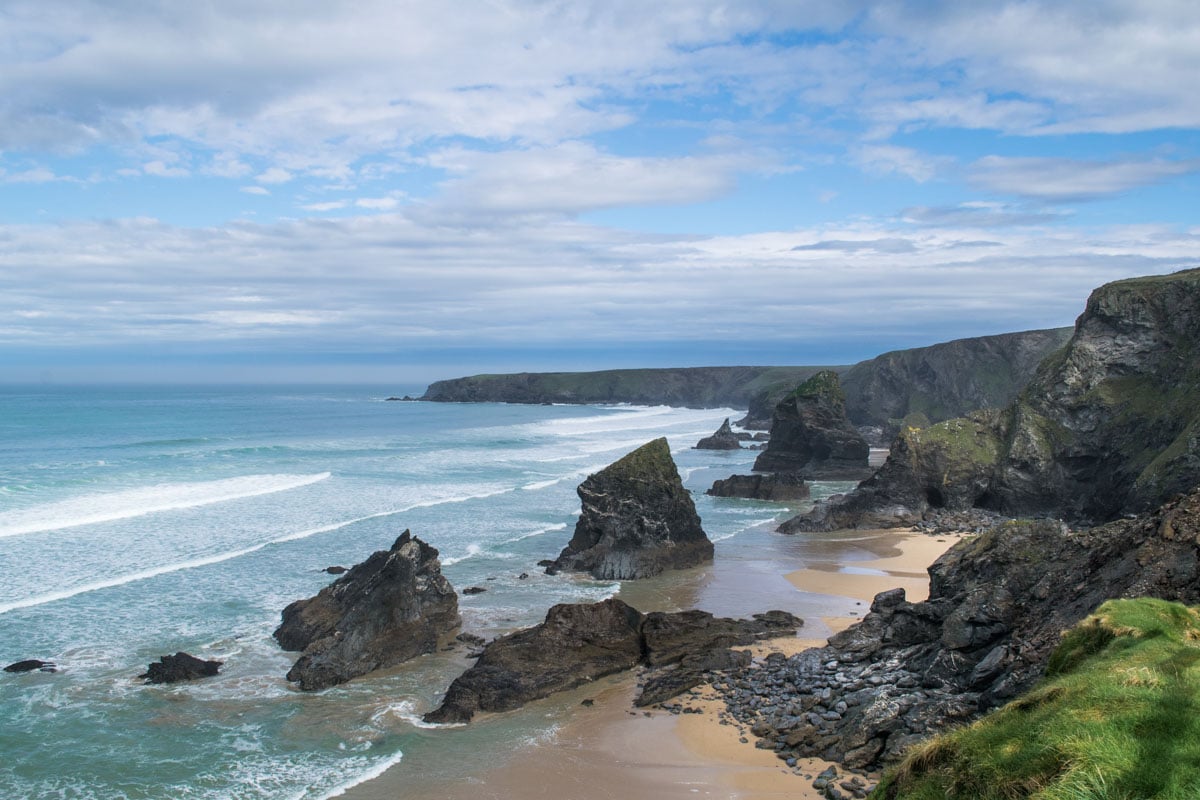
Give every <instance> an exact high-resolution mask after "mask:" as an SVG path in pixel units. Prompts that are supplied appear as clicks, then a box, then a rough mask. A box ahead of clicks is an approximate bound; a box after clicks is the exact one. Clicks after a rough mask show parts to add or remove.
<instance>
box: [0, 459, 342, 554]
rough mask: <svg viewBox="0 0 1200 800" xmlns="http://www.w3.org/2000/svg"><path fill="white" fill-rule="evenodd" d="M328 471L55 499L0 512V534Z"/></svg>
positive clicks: (140, 512) (183, 502)
mask: <svg viewBox="0 0 1200 800" xmlns="http://www.w3.org/2000/svg"><path fill="white" fill-rule="evenodd" d="M329 476H330V473H328V472H319V473H317V474H315V475H243V476H241V477H238V478H224V479H222V480H216V481H199V482H194V483H160V484H156V485H154V486H143V487H140V488H137V489H125V490H122V491H117V492H106V493H102V494H89V495H82V496H80V497H73V498H71V499H70V500H60V501H58V502H55V503H46V504H44V505H39V506H33V507H31V508H23V509H19V510H16V511H9V512H5V513H0V538H6V537H9V536H19V535H22V534H27V533H41V532H46V531H56V530H62V529H63V528H76V527H79V526H81V525H94V524H96V523H100V522H112V521H115V520H121V519H131V518H133V517H144V516H146V515H149V514H158V513H161V512H163V511H176V510H179V509H185V508H196V507H198V506H206V505H212V504H214V503H226V502H229V501H231V500H241V499H243V498H247V497H258V496H260V495H265V494H274V493H275V492H285V491H288V490H291V489H298V488H300V487H302V486H308V485H310V484H313V483H317V482H318V481H323V480H325V479H326V478H328V477H329Z"/></svg>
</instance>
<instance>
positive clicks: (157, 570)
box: [0, 473, 515, 614]
mask: <svg viewBox="0 0 1200 800" xmlns="http://www.w3.org/2000/svg"><path fill="white" fill-rule="evenodd" d="M326 474H327V473H326ZM512 491H515V490H514V489H511V488H509V489H501V490H497V491H493V492H485V493H482V494H474V495H460V496H455V497H445V498H441V499H438V500H426V501H423V502H420V503H412V504H411V505H407V506H404V507H403V508H396V509H390V510H388V511H380V512H377V513H375V514H366V515H364V516H361V517H355V518H354V519H348V520H344V521H342V522H334V523H331V524H329V525H322V526H320V527H318V528H309V529H307V530H302V531H296V532H295V533H289V534H285V535H283V536H279V537H276V538H274V539H271V540H269V541H266V542H260V543H258V544H255V545H250V546H249V547H243V548H240V549H238V550H229V551H226V552H223V553H214V554H212V555H209V556H202V557H199V558H194V559H190V560H188V561H179V562H176V563H172V564H164V565H162V566H159V567H152V568H150V569H145V570H141V571H138V572H131V573H128V574H126V575H118V576H115V577H112V578H106V579H104V580H100V581H93V582H91V583H85V584H81V585H79V586H72V587H70V588H68V589H62V590H60V591H57V592H47V593H46V594H40V595H36V596H34V597H26V598H22V599H20V600H12V601H10V602H7V603H0V614H7V613H8V612H10V611H16V610H17V609H21V608H30V607H32V606H40V605H44V604H46V603H53V602H57V601H59V600H66V599H68V598H71V597H75V596H77V595H81V594H86V593H88V592H95V591H99V590H101V589H112V588H115V587H117V586H124V585H125V584H127V583H134V582H135V581H143V580H147V579H149V578H157V577H158V576H159V575H167V574H169V573H172V572H179V571H181V570H185V569H196V568H197V567H207V566H209V565H212V564H220V563H221V562H223V561H231V560H233V559H235V558H241V557H242V556H247V555H250V554H251V553H257V552H258V551H259V550H262V549H264V548H266V547H270V546H271V545H277V544H284V543H286V542H294V541H297V540H299V539H307V538H308V537H310V536H316V535H317V534H320V533H329V532H330V531H336V530H339V529H341V528H345V527H347V526H349V525H355V524H357V523H359V522H366V521H367V520H371V519H380V518H381V517H391V516H395V515H397V514H404V513H407V512H409V511H412V510H414V509H417V508H429V507H432V506H438V505H443V504H449V503H464V502H467V501H468V500H478V499H481V498H485V497H493V496H495V495H498V494H506V493H508V492H512ZM498 556H499V557H501V558H505V557H508V558H511V557H512V556H511V554H498ZM460 560H461V559H460ZM442 563H443V565H445V564H447V563H450V562H449V560H447V561H443V562H442Z"/></svg>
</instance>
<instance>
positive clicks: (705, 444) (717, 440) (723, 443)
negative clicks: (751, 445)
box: [696, 417, 750, 450]
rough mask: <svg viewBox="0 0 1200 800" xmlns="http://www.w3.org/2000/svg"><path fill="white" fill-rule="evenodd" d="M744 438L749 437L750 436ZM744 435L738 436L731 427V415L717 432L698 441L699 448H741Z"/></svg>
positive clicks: (697, 446)
mask: <svg viewBox="0 0 1200 800" xmlns="http://www.w3.org/2000/svg"><path fill="white" fill-rule="evenodd" d="M744 438H746V439H749V438H750V437H749V436H745V437H744ZM742 439H743V437H741V436H738V435H737V434H736V433H734V432H733V428H731V427H729V417H726V418H725V421H724V422H722V423H721V427H719V428H717V431H716V433H714V434H713V435H712V436H705V437H704V438H703V439H701V440H700V441H698V442H696V449H697V450H741V449H742Z"/></svg>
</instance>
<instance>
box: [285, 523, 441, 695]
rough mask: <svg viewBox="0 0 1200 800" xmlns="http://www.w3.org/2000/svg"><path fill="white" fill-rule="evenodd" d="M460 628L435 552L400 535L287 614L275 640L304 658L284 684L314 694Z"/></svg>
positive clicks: (426, 647)
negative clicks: (288, 683)
mask: <svg viewBox="0 0 1200 800" xmlns="http://www.w3.org/2000/svg"><path fill="white" fill-rule="evenodd" d="M458 625H459V616H458V597H457V595H455V593H454V588H453V587H452V586H451V585H450V582H449V581H447V580H446V579H445V578H444V577H443V576H442V573H441V564H440V563H439V562H438V552H437V550H435V549H434V548H432V547H430V546H429V545H427V544H425V543H424V542H422V541H421V540H420V539H417V538H414V537H413V536H412V535H411V534H410V533H409V531H407V530H406V531H405V532H404V533H403V534H402V535H401V536H400V537H399V538H398V539H397V540H396V542H395V544H393V545H392V548H391V550H387V551H383V550H381V551H378V552H376V553H373V554H372V555H371V557H370V558H368V559H367V560H366V561H364V562H363V563H361V564H358V565H356V566H355V567H353V568H351V569H350V571H349V572H347V573H346V574H345V575H343V576H342V577H340V578H338V579H337V580H336V581H334V582H333V583H332V584H330V585H329V586H327V587H325V588H324V589H322V590H321V591H320V593H318V594H317V595H316V596H315V597H311V598H309V599H307V600H297V601H296V602H295V603H292V604H291V605H289V606H288V607H287V608H285V609H284V610H283V624H281V625H280V626H279V627H278V628H277V629H276V630H275V634H274V636H275V639H276V640H277V641H278V642H279V644H280V646H281V647H283V649H285V650H299V651H303V653H302V655H301V656H300V658H299V660H297V661H296V664H295V665H294V666H293V667H292V669H291V670H290V671H289V672H288V675H287V678H288V680H289V681H298V682H299V683H300V688H301V689H304V690H317V689H324V688H326V687H329V686H334V685H336V684H339V683H344V682H346V681H348V680H350V679H352V678H356V677H358V676H359V675H365V674H366V673H368V672H371V671H372V670H376V669H380V668H383V667H390V666H393V665H395V664H399V663H400V662H402V661H406V660H408V659H410V658H412V657H414V656H417V655H420V654H422V653H432V652H434V651H435V650H436V649H437V647H438V645H439V643H440V639H442V638H443V637H445V636H447V635H448V634H450V633H452V632H453V631H454V630H455V629H456V628H457V627H458Z"/></svg>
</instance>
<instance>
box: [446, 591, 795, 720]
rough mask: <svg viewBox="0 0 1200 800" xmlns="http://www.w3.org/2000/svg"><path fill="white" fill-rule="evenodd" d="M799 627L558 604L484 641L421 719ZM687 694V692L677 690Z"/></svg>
mask: <svg viewBox="0 0 1200 800" xmlns="http://www.w3.org/2000/svg"><path fill="white" fill-rule="evenodd" d="M801 624H802V623H801V622H800V620H798V619H796V618H795V617H793V616H792V615H790V614H786V613H784V612H780V611H772V612H767V613H766V614H760V615H757V616H756V617H755V618H754V619H753V620H729V619H717V618H714V617H713V616H712V615H711V614H708V613H706V612H703V611H686V612H681V613H678V614H664V613H657V612H656V613H652V614H648V615H645V616H643V615H642V613H641V612H639V611H638V610H637V609H635V608H632V607H631V606H629V605H627V604H625V603H623V602H622V601H620V600H617V599H609V600H605V601H603V602H600V603H590V604H573V605H567V604H564V605H557V606H554V607H553V608H551V609H550V611H549V613H548V614H546V620H545V622H543V623H541V624H540V625H536V626H534V627H532V628H528V629H526V630H523V631H518V632H516V633H513V634H509V635H508V636H502V637H500V638H499V639H495V640H494V641H492V642H491V643H489V644H488V645H487V646H486V647H485V648H484V650H483V653H482V654H481V655H480V657H479V659H478V660H477V661H476V662H475V665H474V666H473V667H471V668H470V669H469V670H467V671H466V672H465V673H463V674H462V675H460V676H459V677H458V678H456V679H455V680H454V682H453V683H452V684H450V688H449V689H448V690H447V691H446V695H445V698H444V699H443V700H442V704H441V705H440V706H439V707H438V708H437V709H436V710H434V711H431V712H429V713H428V714H426V715H425V721H426V722H433V723H461V722H468V721H470V719H471V718H472V717H473V716H474V715H475V714H476V713H478V712H480V711H510V710H512V709H515V708H519V707H520V706H522V705H524V704H525V703H528V702H529V701H531V700H535V699H538V698H542V697H547V696H549V695H551V694H553V693H554V692H558V691H563V690H565V689H570V688H573V687H575V686H579V685H581V684H583V683H586V682H588V681H592V680H595V679H597V678H601V677H603V676H605V675H612V674H614V673H617V672H622V671H624V670H628V669H632V668H633V667H635V666H637V665H638V664H651V665H655V666H663V665H669V664H675V663H677V662H679V661H681V660H683V659H684V658H685V657H690V656H696V657H697V658H699V657H701V656H703V655H704V654H708V653H713V652H714V651H724V650H727V649H728V648H729V647H731V646H735V645H742V644H749V643H750V642H752V641H755V640H756V639H760V638H763V637H767V636H782V635H785V634H787V633H795V631H796V629H797V628H798V627H799V626H800V625H801ZM715 658H717V661H714V662H711V663H718V662H719V663H724V664H726V665H728V660H724V661H722V660H721V659H720V658H719V657H715ZM697 674H698V673H697ZM681 675H682V673H681ZM691 685H695V684H694V683H693V684H691ZM686 688H690V687H688V686H684V687H683V688H680V689H679V690H678V691H684V690H685V689H686ZM657 691H659V693H660V694H661V692H662V691H663V690H662V689H661V688H660V689H658V690H657ZM670 696H673V695H668V697H670Z"/></svg>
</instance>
